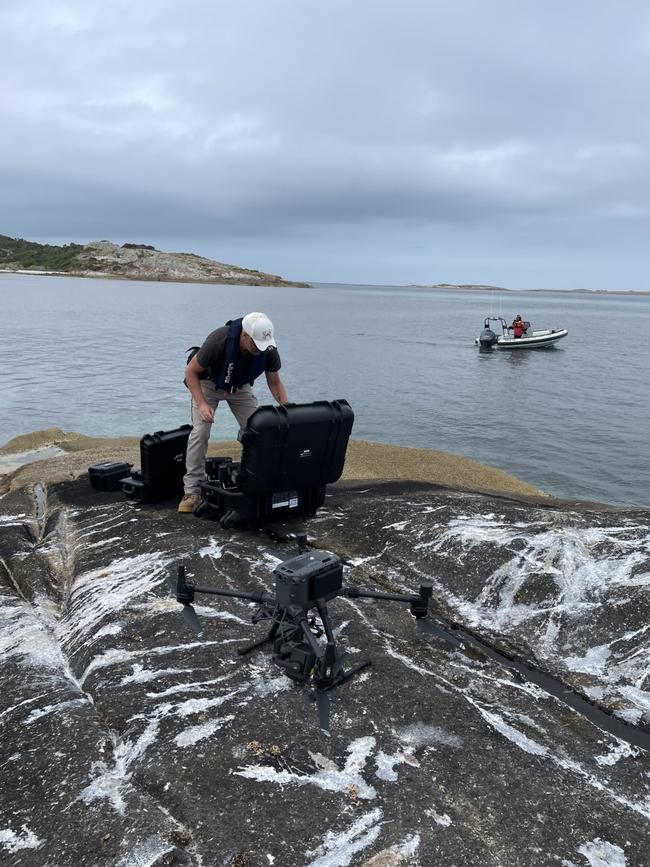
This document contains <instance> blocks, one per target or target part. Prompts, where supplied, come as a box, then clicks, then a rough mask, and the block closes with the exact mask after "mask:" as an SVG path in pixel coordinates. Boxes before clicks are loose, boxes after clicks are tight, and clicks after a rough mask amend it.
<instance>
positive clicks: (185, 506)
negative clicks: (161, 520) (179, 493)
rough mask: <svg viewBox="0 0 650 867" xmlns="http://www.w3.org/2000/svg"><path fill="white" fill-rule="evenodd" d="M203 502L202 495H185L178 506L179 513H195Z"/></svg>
mask: <svg viewBox="0 0 650 867" xmlns="http://www.w3.org/2000/svg"><path fill="white" fill-rule="evenodd" d="M200 502H201V494H185V496H184V497H183V499H182V500H181V501H180V503H179V504H178V511H179V512H193V511H194V509H196V507H197V506H198V505H199V503H200Z"/></svg>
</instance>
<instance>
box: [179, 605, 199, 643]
mask: <svg viewBox="0 0 650 867" xmlns="http://www.w3.org/2000/svg"><path fill="white" fill-rule="evenodd" d="M183 620H184V621H185V622H186V623H187V625H188V626H189V627H190V629H192V630H194V632H196V634H197V636H198V637H199V638H200V637H201V636H202V635H203V627H202V626H201V621H200V620H199V618H198V617H197V615H196V611H195V610H194V606H192V605H190V604H189V603H186V604H185V605H183Z"/></svg>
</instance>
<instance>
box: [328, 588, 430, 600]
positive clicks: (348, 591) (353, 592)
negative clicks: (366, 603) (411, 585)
mask: <svg viewBox="0 0 650 867" xmlns="http://www.w3.org/2000/svg"><path fill="white" fill-rule="evenodd" d="M341 596H348V597H349V598H350V599H387V600H390V601H392V602H410V601H411V600H412V599H419V597H418V596H414V595H409V596H404V595H402V594H400V593H378V592H377V591H375V590H360V589H359V588H358V587H344V588H343V593H341Z"/></svg>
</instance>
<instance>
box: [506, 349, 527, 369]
mask: <svg viewBox="0 0 650 867" xmlns="http://www.w3.org/2000/svg"><path fill="white" fill-rule="evenodd" d="M533 351H534V350H533ZM507 355H508V363H509V364H510V365H511V366H512V367H522V366H523V365H524V364H526V363H527V362H528V359H529V358H530V356H531V350H529V349H528V350H526V349H513V350H511V351H510V352H508V353H507Z"/></svg>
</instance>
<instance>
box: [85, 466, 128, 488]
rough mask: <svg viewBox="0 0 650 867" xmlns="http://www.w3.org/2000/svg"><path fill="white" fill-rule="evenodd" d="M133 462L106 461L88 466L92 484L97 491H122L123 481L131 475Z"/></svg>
mask: <svg viewBox="0 0 650 867" xmlns="http://www.w3.org/2000/svg"><path fill="white" fill-rule="evenodd" d="M130 469H131V464H127V463H124V462H123V461H104V462H103V463H101V464H93V466H92V467H88V476H89V477H90V484H91V485H92V486H93V488H94V489H95V490H96V491H121V490H122V485H121V481H122V479H123V478H124V477H125V476H128V475H129V470H130Z"/></svg>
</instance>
